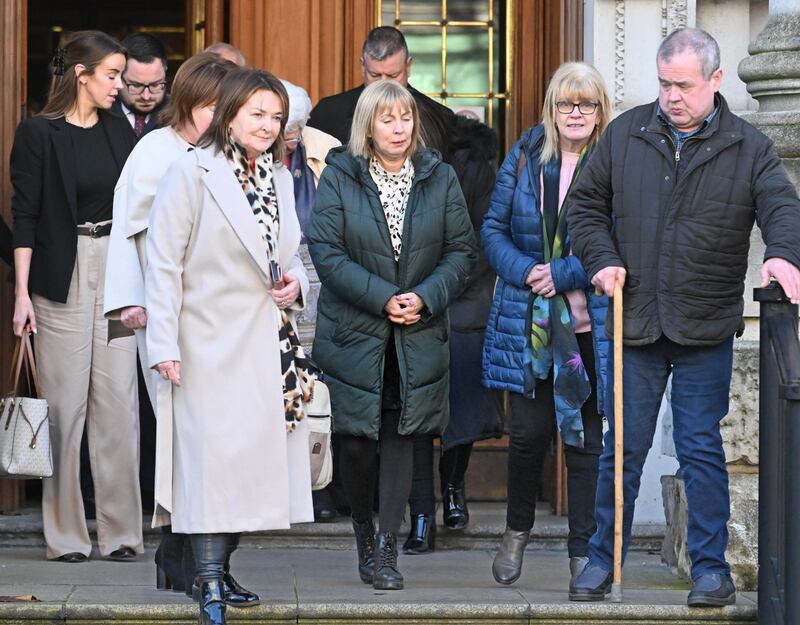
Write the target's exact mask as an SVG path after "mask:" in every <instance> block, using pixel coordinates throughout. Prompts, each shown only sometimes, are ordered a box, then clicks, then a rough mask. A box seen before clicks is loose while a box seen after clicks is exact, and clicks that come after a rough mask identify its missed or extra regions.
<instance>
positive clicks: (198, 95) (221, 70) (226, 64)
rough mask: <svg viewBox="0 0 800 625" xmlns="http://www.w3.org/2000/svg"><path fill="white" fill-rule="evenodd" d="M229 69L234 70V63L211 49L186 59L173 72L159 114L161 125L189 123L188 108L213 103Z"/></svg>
mask: <svg viewBox="0 0 800 625" xmlns="http://www.w3.org/2000/svg"><path fill="white" fill-rule="evenodd" d="M232 69H236V65H235V64H234V63H231V62H230V61H226V60H225V59H223V58H222V57H221V56H219V55H218V54H214V53H213V52H201V53H200V54H195V55H194V56H193V57H191V58H190V59H188V60H186V61H185V62H184V63H183V65H181V66H180V68H179V69H178V72H177V73H176V74H175V80H174V81H173V83H172V91H171V93H170V101H169V104H167V106H165V107H164V109H163V110H162V111H161V115H159V121H160V122H161V124H162V125H164V126H171V127H172V128H180V127H182V126H185V125H187V124H192V123H193V122H192V109H194V108H196V107H198V106H208V105H209V104H213V103H214V102H216V101H217V99H218V98H219V86H220V83H221V82H222V79H223V78H225V76H227V75H228V72H230V71H231V70H232Z"/></svg>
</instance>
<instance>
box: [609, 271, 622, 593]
mask: <svg viewBox="0 0 800 625" xmlns="http://www.w3.org/2000/svg"><path fill="white" fill-rule="evenodd" d="M613 304H614V579H613V582H612V585H611V596H610V600H611V601H614V602H621V601H622V515H623V503H624V499H623V490H622V463H623V445H622V442H623V403H622V341H623V334H622V285H621V284H620V282H619V281H617V282H615V283H614V297H613Z"/></svg>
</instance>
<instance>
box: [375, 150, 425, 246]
mask: <svg viewBox="0 0 800 625" xmlns="http://www.w3.org/2000/svg"><path fill="white" fill-rule="evenodd" d="M369 173H370V176H372V180H373V181H374V182H375V186H377V187H378V193H379V194H380V197H381V206H382V207H383V214H384V215H386V224H387V225H388V226H389V238H390V239H391V242H392V252H393V253H394V259H395V261H398V260H400V252H401V251H402V246H403V222H404V221H405V217H406V206H407V205H408V196H409V192H410V191H411V183H412V182H413V181H414V166H413V165H412V164H411V159H410V158H407V159H406V161H405V162H404V163H403V166H402V167H401V168H400V171H399V172H397V173H392V172H388V171H386V170H385V169H384V168H383V167H382V166H381V164H380V163H379V162H378V159H376V158H372V159H370V162H369Z"/></svg>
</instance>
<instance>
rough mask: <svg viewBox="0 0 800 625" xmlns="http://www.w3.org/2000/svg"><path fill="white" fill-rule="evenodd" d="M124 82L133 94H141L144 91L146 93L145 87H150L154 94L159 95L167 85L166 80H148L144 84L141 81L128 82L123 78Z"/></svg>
mask: <svg viewBox="0 0 800 625" xmlns="http://www.w3.org/2000/svg"><path fill="white" fill-rule="evenodd" d="M122 82H124V83H125V88H126V89H127V90H128V93H130V94H131V95H141V94H142V93H144V90H145V89H149V90H150V93H152V94H153V95H158V94H159V93H163V92H164V89H165V88H166V86H167V81H166V80H160V81H158V82H148V83H144V84H143V83H140V82H128V81H127V80H125V79H124V78H123V79H122Z"/></svg>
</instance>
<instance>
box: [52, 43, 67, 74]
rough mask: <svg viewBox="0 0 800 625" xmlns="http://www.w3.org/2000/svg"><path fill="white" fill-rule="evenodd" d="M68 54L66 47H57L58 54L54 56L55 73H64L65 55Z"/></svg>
mask: <svg viewBox="0 0 800 625" xmlns="http://www.w3.org/2000/svg"><path fill="white" fill-rule="evenodd" d="M66 54H67V49H66V48H56V55H55V56H54V57H53V74H55V75H56V76H63V75H64V57H65V56H66Z"/></svg>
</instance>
